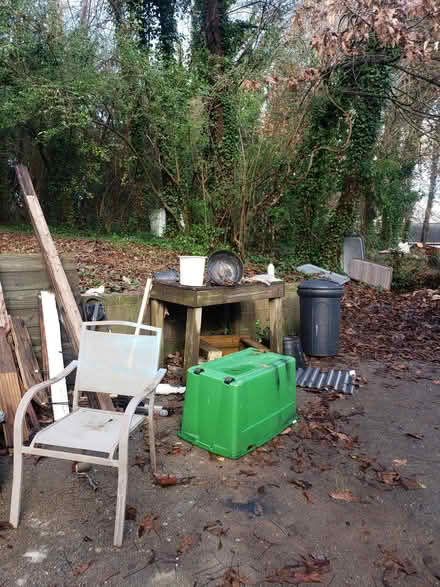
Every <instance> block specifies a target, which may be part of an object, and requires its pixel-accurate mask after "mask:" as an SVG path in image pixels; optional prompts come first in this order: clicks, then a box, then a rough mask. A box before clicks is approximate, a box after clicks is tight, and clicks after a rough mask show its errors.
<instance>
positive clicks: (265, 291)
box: [151, 281, 285, 308]
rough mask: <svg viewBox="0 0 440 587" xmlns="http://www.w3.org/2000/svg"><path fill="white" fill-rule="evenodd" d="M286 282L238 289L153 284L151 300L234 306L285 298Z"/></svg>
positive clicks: (191, 304) (243, 286)
mask: <svg viewBox="0 0 440 587" xmlns="http://www.w3.org/2000/svg"><path fill="white" fill-rule="evenodd" d="M284 285H285V284H284V282H283V281H279V282H276V283H273V284H271V285H269V286H268V285H265V284H264V283H261V284H245V285H240V286H237V287H189V286H183V285H179V284H174V283H173V284H171V283H165V282H159V281H155V282H153V289H152V291H151V298H152V299H156V300H160V301H163V302H170V303H174V304H180V305H183V306H189V307H193V308H194V307H205V306H215V305H219V304H233V303H238V302H249V301H252V300H260V299H271V298H277V297H283V296H284Z"/></svg>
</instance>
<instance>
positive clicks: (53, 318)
mask: <svg viewBox="0 0 440 587" xmlns="http://www.w3.org/2000/svg"><path fill="white" fill-rule="evenodd" d="M41 310H42V319H43V323H44V333H45V342H46V347H47V357H48V363H49V379H52V378H53V377H56V376H57V375H58V374H59V373H61V371H62V370H63V369H64V361H63V351H62V348H61V331H60V322H59V318H58V311H57V306H56V301H55V295H54V294H53V293H51V292H49V291H42V292H41ZM50 392H51V400H52V412H53V417H54V419H55V420H60V419H61V418H64V416H67V415H68V414H69V405H68V397H67V386H66V380H65V379H62V380H61V381H58V382H57V383H54V384H53V385H51V386H50Z"/></svg>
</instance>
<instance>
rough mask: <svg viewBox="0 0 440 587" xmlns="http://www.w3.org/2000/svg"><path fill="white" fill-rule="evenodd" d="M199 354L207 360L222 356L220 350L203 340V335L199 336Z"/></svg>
mask: <svg viewBox="0 0 440 587" xmlns="http://www.w3.org/2000/svg"><path fill="white" fill-rule="evenodd" d="M200 354H201V355H202V357H203V358H204V359H206V360H207V361H214V360H215V359H220V357H222V356H223V355H222V351H221V350H220V349H218V348H217V347H215V346H214V345H212V344H210V343H209V342H207V341H206V340H204V337H203V336H201V337H200Z"/></svg>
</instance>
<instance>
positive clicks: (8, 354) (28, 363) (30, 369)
mask: <svg viewBox="0 0 440 587" xmlns="http://www.w3.org/2000/svg"><path fill="white" fill-rule="evenodd" d="M41 381H42V377H41V373H40V368H39V366H38V363H37V359H36V358H35V355H34V352H33V350H32V343H31V339H30V336H29V333H28V331H27V329H26V327H25V325H24V322H23V320H20V319H19V318H11V317H10V316H9V315H8V312H7V308H6V304H5V300H4V297H3V288H2V286H1V283H0V410H1V411H3V412H4V413H5V415H6V423H4V424H3V436H4V444H5V446H7V447H12V446H13V441H14V418H15V412H16V410H17V407H18V404H19V402H20V399H21V397H22V395H23V393H24V392H25V391H26V390H27V389H28V388H29V387H30V386H31V385H34V384H36V383H41ZM35 401H36V404H38V406H39V408H46V407H47V406H48V397H47V394H44V393H40V394H39V396H38V397H36V398H35ZM35 407H36V406H35ZM27 416H28V421H27V425H26V427H25V440H27V439H28V438H29V436H30V434H32V433H33V432H36V431H38V430H39V429H40V422H39V419H38V417H37V414H36V412H35V408H34V405H31V406H30V408H29V410H28V413H27Z"/></svg>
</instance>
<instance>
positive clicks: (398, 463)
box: [393, 459, 408, 467]
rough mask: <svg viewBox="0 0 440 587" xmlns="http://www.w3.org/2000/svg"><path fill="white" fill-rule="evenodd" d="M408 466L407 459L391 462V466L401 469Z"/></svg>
mask: <svg viewBox="0 0 440 587" xmlns="http://www.w3.org/2000/svg"><path fill="white" fill-rule="evenodd" d="M407 464H408V459H394V460H393V465H395V466H396V467H401V466H402V465H407Z"/></svg>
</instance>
